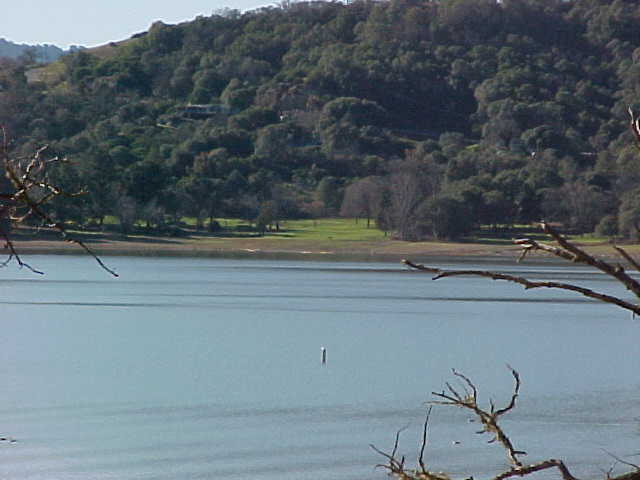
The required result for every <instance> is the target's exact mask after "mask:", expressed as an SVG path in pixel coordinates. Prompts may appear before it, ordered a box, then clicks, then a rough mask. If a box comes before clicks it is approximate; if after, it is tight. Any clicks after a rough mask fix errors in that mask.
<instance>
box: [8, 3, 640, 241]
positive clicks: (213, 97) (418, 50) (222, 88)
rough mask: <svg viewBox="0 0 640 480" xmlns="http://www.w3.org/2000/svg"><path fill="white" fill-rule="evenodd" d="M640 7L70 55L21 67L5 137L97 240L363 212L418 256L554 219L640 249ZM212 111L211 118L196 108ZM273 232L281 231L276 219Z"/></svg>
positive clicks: (141, 40)
mask: <svg viewBox="0 0 640 480" xmlns="http://www.w3.org/2000/svg"><path fill="white" fill-rule="evenodd" d="M638 19H640V6H639V5H637V4H636V2H632V1H626V0H569V1H563V0H544V1H542V0H503V1H502V2H499V3H498V2H495V1H494V0H440V1H428V0H420V1H418V0H390V1H385V2H374V1H365V0H356V1H354V2H351V3H349V4H342V3H337V2H322V1H312V2H291V3H289V2H287V3H282V4H281V5H280V6H277V7H266V8H262V9H259V10H255V11H252V12H246V13H240V12H238V11H235V10H225V11H221V12H218V13H216V14H214V15H212V16H209V17H198V18H196V19H195V20H193V21H192V22H187V23H182V24H179V25H166V24H163V23H161V22H157V23H155V24H153V25H152V26H151V28H150V29H149V31H148V32H146V33H144V34H140V35H136V36H134V37H135V38H131V39H130V40H128V41H125V42H121V43H118V44H110V45H108V46H105V47H101V48H99V49H89V50H81V51H77V52H75V53H72V54H69V55H66V56H64V57H62V59H61V60H60V61H59V62H57V63H54V64H52V65H50V66H49V67H47V72H48V74H47V75H41V76H38V77H37V78H34V77H33V75H31V65H30V62H29V59H26V60H23V61H15V60H0V123H2V124H5V125H7V127H8V129H9V131H10V134H11V135H12V137H13V138H21V139H25V141H24V142H22V143H20V144H16V145H14V148H15V150H16V151H17V152H18V153H19V152H28V151H33V147H34V146H35V145H42V144H48V145H50V149H51V151H52V152H54V153H55V152H57V153H60V154H64V155H66V156H68V157H69V158H70V159H71V160H72V161H73V168H72V169H66V170H64V171H63V170H59V171H55V172H52V175H58V176H59V177H60V178H57V179H56V180H57V181H59V182H62V183H64V184H65V185H68V186H69V187H68V188H69V189H70V190H76V189H86V190H87V191H88V192H89V193H88V195H86V196H85V198H84V201H83V202H80V203H72V202H68V201H66V200H65V199H63V198H59V199H56V202H54V203H53V204H51V205H50V207H49V208H50V209H51V212H50V213H51V215H53V216H55V217H56V218H58V219H60V220H65V221H73V222H76V223H77V224H79V225H85V226H86V225H95V226H100V225H102V224H103V222H104V219H105V218H106V217H107V216H108V215H114V216H117V217H118V218H119V220H120V224H121V226H122V228H123V229H124V230H127V229H128V228H131V226H132V225H133V224H134V223H136V222H143V223H145V224H147V225H149V226H150V227H152V228H163V227H164V226H166V225H170V224H172V223H175V222H176V221H178V219H180V218H181V217H183V216H191V217H195V218H196V219H197V223H198V225H200V226H202V227H205V226H207V225H211V226H212V228H215V223H214V222H213V221H212V220H213V219H214V218H216V217H219V216H234V217H238V218H245V219H247V220H250V221H256V220H257V219H258V217H260V216H261V217H262V220H265V219H268V218H269V217H270V218H271V219H284V218H295V217H313V216H322V215H337V214H340V213H342V214H343V215H347V216H353V217H358V218H362V219H363V221H366V222H368V223H372V222H373V223H375V225H376V226H378V227H379V228H382V229H384V230H385V231H388V232H389V233H390V234H392V235H395V236H397V237H398V238H402V239H407V240H415V239H420V238H455V237H459V236H463V235H466V234H467V233H469V232H470V231H473V230H474V229H476V228H477V227H479V226H480V225H483V226H488V227H489V228H493V229H495V230H496V231H499V230H501V229H505V228H508V227H509V226H510V225H515V224H521V223H528V222H531V221H533V220H540V219H542V218H544V219H545V220H546V221H552V222H561V223H562V224H564V226H565V227H566V228H568V229H570V230H572V231H575V232H593V231H597V232H598V233H599V234H601V235H606V236H614V235H619V236H622V237H627V238H637V237H638V236H639V235H640V200H638V198H640V195H638V194H639V193H640V173H639V172H640V168H639V167H640V165H638V161H639V160H638V155H636V152H634V151H633V149H634V147H633V144H632V142H630V141H629V138H628V135H629V133H628V130H627V128H626V124H625V122H626V115H627V113H626V111H627V107H628V106H629V105H631V106H636V101H637V99H639V98H640V92H639V90H640V82H639V81H638V79H639V78H640V75H638V74H639V73H640V36H639V35H638V34H637V25H638ZM194 105H195V106H201V107H194ZM262 223H264V221H262Z"/></svg>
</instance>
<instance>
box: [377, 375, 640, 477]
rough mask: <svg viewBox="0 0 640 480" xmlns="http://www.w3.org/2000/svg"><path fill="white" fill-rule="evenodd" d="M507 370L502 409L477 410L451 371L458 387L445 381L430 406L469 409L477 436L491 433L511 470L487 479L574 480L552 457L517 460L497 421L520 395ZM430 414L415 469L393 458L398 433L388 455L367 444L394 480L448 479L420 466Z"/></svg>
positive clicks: (465, 381) (474, 392)
mask: <svg viewBox="0 0 640 480" xmlns="http://www.w3.org/2000/svg"><path fill="white" fill-rule="evenodd" d="M508 368H509V370H510V372H511V375H512V376H513V378H514V386H513V392H512V394H511V399H510V401H509V403H508V404H507V405H505V406H504V407H503V408H496V406H495V404H494V403H493V401H491V400H490V401H489V409H484V408H481V407H480V406H479V405H478V389H477V387H476V386H475V385H474V383H473V382H472V381H471V380H470V379H469V378H468V377H466V376H465V375H463V374H462V373H460V372H458V371H456V370H453V374H454V376H455V377H457V378H458V379H459V380H460V381H461V385H462V387H461V388H460V387H458V388H456V387H454V386H453V385H451V384H450V383H449V382H447V383H446V384H445V386H446V389H444V390H442V391H441V392H432V394H433V395H434V396H435V397H436V398H437V399H438V400H434V401H433V402H431V403H433V404H436V405H446V406H454V407H460V408H464V409H467V410H470V411H471V412H473V414H474V415H475V416H476V417H477V418H478V419H479V420H480V422H481V423H482V426H483V428H482V430H480V431H479V432H477V433H478V434H484V433H489V434H491V435H492V438H491V440H489V443H494V442H496V443H498V444H500V445H501V446H502V447H503V448H504V450H505V452H506V455H507V459H508V461H509V463H510V464H511V468H509V469H508V470H505V471H504V472H502V473H499V474H498V475H496V476H494V477H493V478H492V479H491V480H504V479H507V478H510V477H523V476H525V475H530V474H532V473H535V472H539V471H542V470H548V469H557V470H558V472H559V473H560V475H561V476H562V478H563V480H577V479H576V477H574V476H573V475H572V474H571V472H570V471H569V469H568V468H567V466H566V465H565V464H564V462H562V461H561V460H557V459H554V458H552V459H549V460H545V461H542V462H537V463H532V464H529V465H525V464H523V463H522V462H521V461H520V459H519V458H518V457H519V456H523V455H526V453H525V452H523V451H522V450H516V448H515V447H514V446H513V443H512V442H511V439H510V438H509V437H508V435H507V434H506V432H505V431H504V430H503V429H502V427H501V426H500V425H498V420H499V419H500V417H501V416H502V415H504V414H506V413H507V412H510V411H511V410H513V409H514V408H515V406H516V399H517V398H518V394H519V392H520V375H519V374H518V372H517V371H516V370H514V369H513V368H511V367H508ZM430 415H431V409H429V411H428V412H427V419H426V421H425V423H424V428H423V435H422V445H421V449H420V456H419V457H418V466H419V468H415V469H406V468H405V465H404V457H401V459H400V460H398V459H397V457H396V453H397V451H398V439H399V435H400V432H401V431H398V432H397V434H396V441H395V445H394V447H393V451H392V453H391V454H387V453H384V452H382V451H381V450H379V449H377V448H376V447H375V446H373V445H371V448H373V449H374V450H375V451H376V452H377V453H379V454H381V455H383V456H384V457H386V458H387V460H388V463H387V464H380V465H378V466H379V467H382V468H386V469H387V470H388V472H389V475H390V476H392V477H395V478H398V479H400V480H448V479H449V478H450V477H449V476H448V475H447V474H446V473H444V472H438V473H435V472H431V471H429V470H427V469H426V468H425V465H424V461H423V455H424V449H425V447H426V438H427V429H428V425H429V417H430ZM472 478H473V477H472V476H469V477H468V479H472ZM616 480H621V478H620V477H618V478H616ZM624 480H637V479H630V478H626V477H625V478H624Z"/></svg>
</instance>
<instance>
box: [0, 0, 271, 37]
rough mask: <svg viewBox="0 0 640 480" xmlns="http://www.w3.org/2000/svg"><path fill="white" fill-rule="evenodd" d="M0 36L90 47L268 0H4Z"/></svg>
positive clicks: (267, 0) (263, 2)
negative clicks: (156, 25)
mask: <svg viewBox="0 0 640 480" xmlns="http://www.w3.org/2000/svg"><path fill="white" fill-rule="evenodd" d="M3 3H6V5H5V6H3V7H2V12H0V38H5V39H7V40H10V41H12V42H16V43H27V44H42V43H50V44H53V45H57V46H59V47H62V48H67V47H69V45H83V46H87V47H90V46H95V45H102V44H105V43H108V42H111V41H117V40H123V39H125V38H128V37H130V36H131V35H132V34H134V33H137V32H141V31H144V30H148V28H149V26H150V25H151V24H152V23H153V22H155V21H156V20H162V21H163V22H165V23H177V22H181V21H184V20H191V19H193V18H195V17H196V16H198V15H206V16H209V15H211V14H212V12H213V11H214V10H217V9H220V8H224V7H229V8H236V9H238V10H250V9H253V8H257V7H259V6H263V5H268V4H271V3H274V2H271V1H270V0H5V1H4V2H3Z"/></svg>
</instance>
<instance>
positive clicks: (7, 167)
mask: <svg viewBox="0 0 640 480" xmlns="http://www.w3.org/2000/svg"><path fill="white" fill-rule="evenodd" d="M0 131H1V134H2V138H1V139H0V161H1V162H2V168H3V170H4V174H5V177H6V179H7V180H8V182H9V188H10V189H11V191H10V192H2V193H0V235H1V236H2V238H4V241H5V250H7V251H8V253H7V258H6V260H5V261H4V262H1V263H0V267H4V266H6V265H8V264H9V263H11V261H12V260H13V261H15V262H16V263H17V264H18V265H19V266H20V267H25V268H27V269H29V270H31V271H32V272H34V273H38V274H42V273H43V272H41V271H39V270H37V269H35V268H33V267H32V266H31V265H29V264H28V263H26V262H24V261H23V260H22V258H21V257H20V255H19V254H18V252H17V251H16V248H15V245H14V243H13V241H12V239H11V237H10V234H9V230H10V227H9V224H10V223H15V224H20V223H23V222H24V221H26V220H27V219H31V218H33V219H36V220H38V221H39V222H40V223H41V224H42V225H43V226H46V227H50V228H53V229H54V230H56V231H57V232H58V233H59V234H60V238H61V239H62V240H64V241H66V242H69V243H73V244H76V245H78V246H80V248H82V249H83V250H84V251H85V252H86V253H87V254H88V255H90V256H92V257H93V258H94V259H95V260H96V262H98V265H100V267H101V268H102V269H103V270H105V271H106V272H108V273H109V274H111V275H113V276H114V277H117V276H118V274H117V273H116V272H115V271H114V270H112V269H110V268H109V267H108V266H107V265H105V263H104V262H103V261H102V260H101V259H100V258H99V257H98V256H97V255H96V254H95V252H94V251H93V250H91V248H89V247H88V246H87V245H86V244H85V243H84V242H82V241H81V240H78V239H76V238H73V237H70V236H69V235H68V234H67V231H66V228H65V226H64V224H62V223H61V222H58V221H55V220H54V219H53V218H51V216H50V215H49V213H48V212H47V211H46V205H47V204H48V203H49V202H50V201H51V200H53V199H54V198H55V197H58V196H67V197H68V196H71V197H75V196H78V195H82V194H83V193H84V192H78V193H68V192H65V191H64V190H62V189H61V188H60V187H58V186H56V185H54V184H53V183H51V181H50V179H49V175H48V167H49V166H50V165H51V164H54V163H65V162H66V160H65V159H61V158H58V157H55V158H45V151H46V147H42V148H40V149H38V150H37V151H36V152H35V153H34V154H33V156H31V157H29V158H21V157H15V156H14V157H12V156H11V154H10V151H9V150H10V146H9V139H8V135H7V132H6V130H5V129H4V127H1V126H0Z"/></svg>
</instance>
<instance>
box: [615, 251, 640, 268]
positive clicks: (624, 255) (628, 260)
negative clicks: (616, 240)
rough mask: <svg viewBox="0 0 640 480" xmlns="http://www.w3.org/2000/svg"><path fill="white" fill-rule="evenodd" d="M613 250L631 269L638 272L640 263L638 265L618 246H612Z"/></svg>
mask: <svg viewBox="0 0 640 480" xmlns="http://www.w3.org/2000/svg"><path fill="white" fill-rule="evenodd" d="M613 248H614V249H615V250H616V252H618V253H619V254H620V255H622V256H623V257H624V259H625V260H626V261H627V262H629V263H630V264H631V265H632V266H633V268H635V269H636V270H637V271H638V272H640V263H638V262H637V261H636V260H635V259H634V258H633V257H632V256H631V255H629V253H628V252H627V251H626V250H624V249H623V248H622V247H619V246H618V245H614V246H613Z"/></svg>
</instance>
